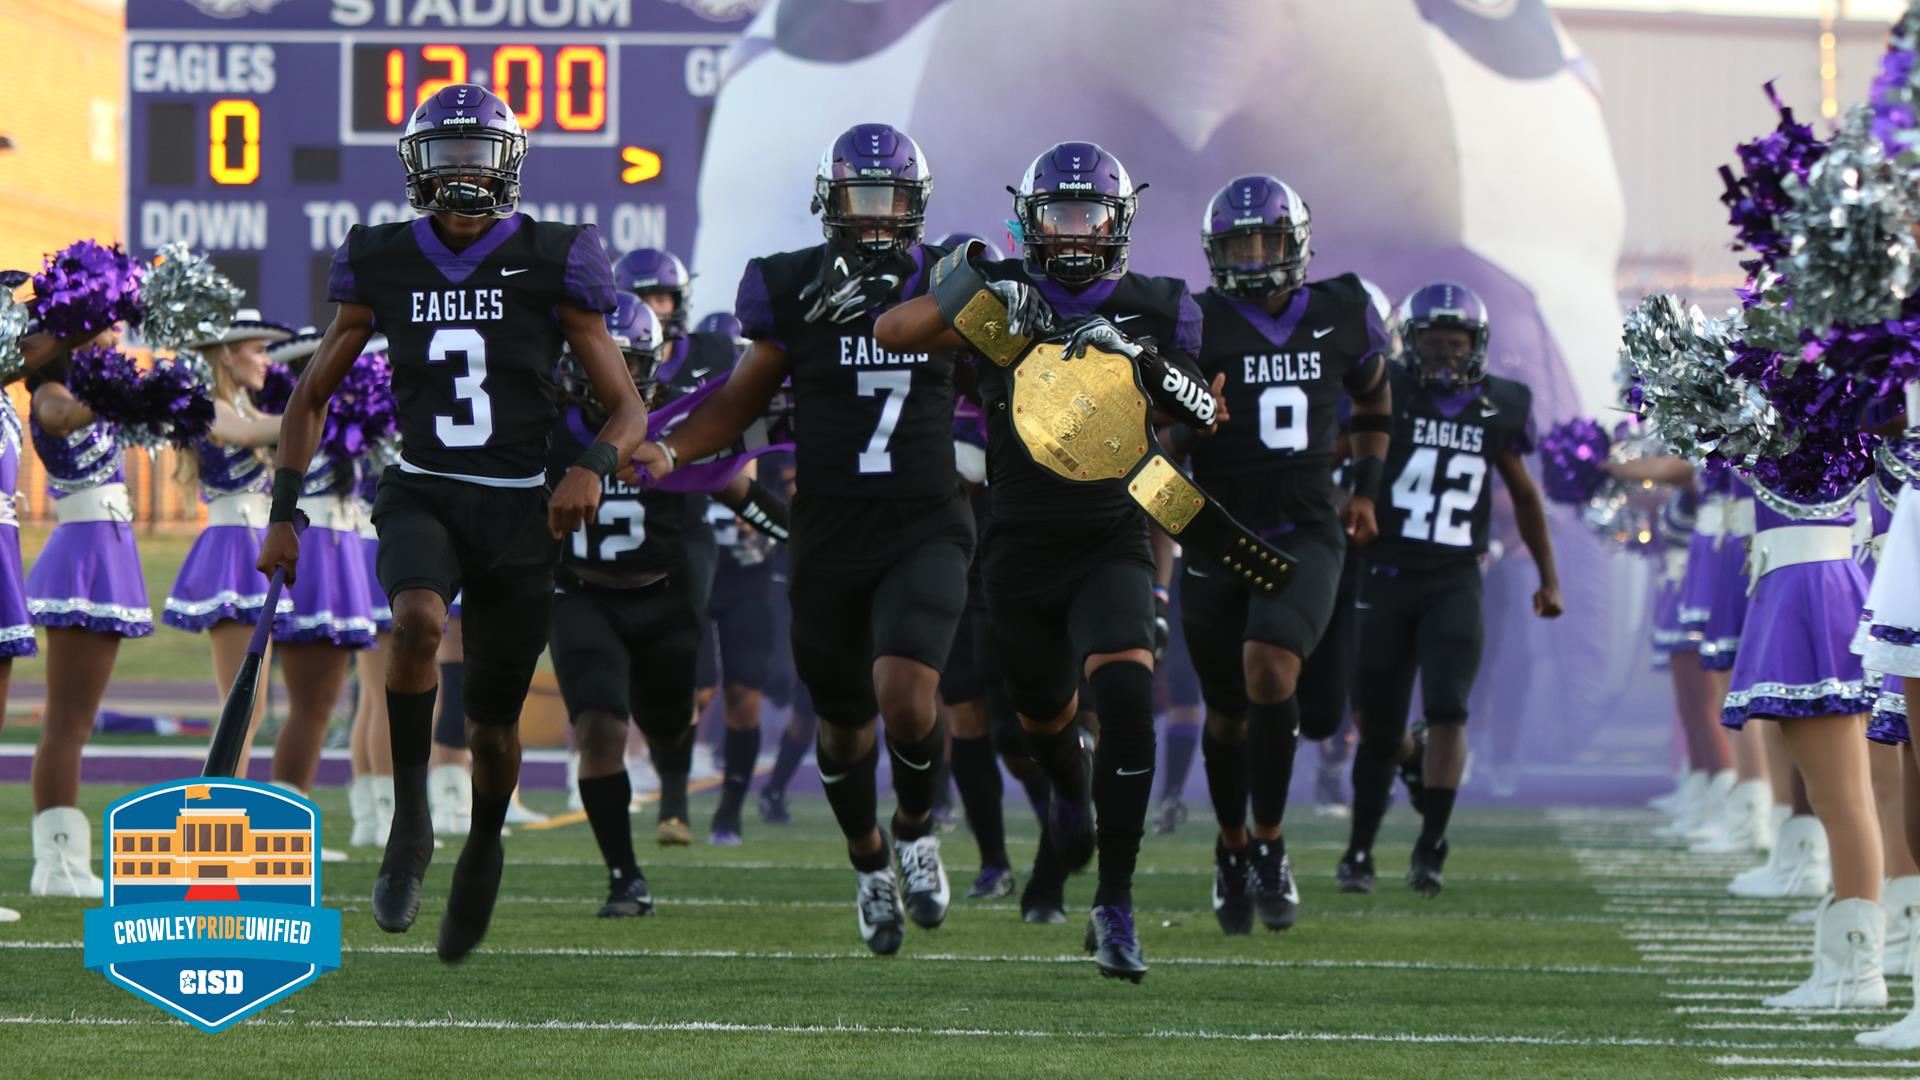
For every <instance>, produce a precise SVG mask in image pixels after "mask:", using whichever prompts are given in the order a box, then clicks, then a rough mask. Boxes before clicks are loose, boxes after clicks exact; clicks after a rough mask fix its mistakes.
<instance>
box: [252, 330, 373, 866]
mask: <svg viewBox="0 0 1920 1080" xmlns="http://www.w3.org/2000/svg"><path fill="white" fill-rule="evenodd" d="M320 338H321V335H320V334H319V333H317V332H315V333H311V334H305V333H303V334H298V335H295V336H294V337H291V338H289V339H288V340H286V341H284V342H282V343H281V344H279V345H277V346H275V347H274V348H273V350H272V356H273V358H274V360H275V361H277V362H281V363H286V364H288V365H290V366H292V367H294V368H296V369H297V368H298V367H300V366H302V365H304V364H305V362H306V361H307V359H308V358H309V357H311V356H312V355H313V353H314V351H315V350H317V349H318V348H319V347H320ZM336 407H337V405H336ZM359 479H360V477H359V473H358V463H357V462H356V461H355V459H354V458H351V457H344V456H339V455H337V454H336V453H335V452H333V451H330V450H328V449H326V448H325V447H322V448H321V449H320V451H319V452H317V453H316V454H315V455H314V458H313V462H312V464H310V465H309V466H308V467H307V478H306V484H305V486H304V488H303V489H302V494H301V497H300V510H301V512H302V513H304V514H306V516H307V521H308V525H307V531H306V534H305V537H304V538H303V539H302V541H301V544H300V563H299V567H298V572H297V573H296V575H295V577H294V582H293V584H292V585H291V586H289V588H288V590H287V591H288V592H289V594H290V599H291V600H292V605H293V610H292V612H291V613H289V614H282V615H277V616H276V617H275V619H274V623H273V641H274V645H275V647H276V648H277V649H278V651H279V655H280V674H281V677H282V678H283V679H285V680H286V684H287V723H286V726H285V727H284V728H283V729H281V732H280V736H279V738H277V739H275V740H274V746H273V782H274V784H275V785H276V786H279V787H284V788H286V789H288V790H290V791H297V792H300V793H302V794H304V793H305V792H307V791H308V790H310V789H311V788H312V786H313V777H314V772H315V771H316V770H317V769H318V767H319V764H320V750H321V746H322V744H324V743H325V741H326V737H327V725H328V723H329V722H330V721H331V719H332V717H333V710H334V707H335V706H336V705H338V704H339V702H340V695H341V692H342V691H344V690H345V689H346V684H347V666H348V662H349V661H350V660H351V659H352V658H353V655H354V654H355V653H357V652H359V651H361V650H364V649H368V648H371V647H372V646H373V644H374V638H375V635H376V634H377V633H378V630H379V627H378V625H377V624H376V623H375V622H374V619H373V603H372V596H373V587H372V586H371V585H369V584H368V581H367V559H366V555H365V553H364V552H363V551H362V549H361V542H360V506H359V503H358V501H357V500H356V498H355V491H356V490H357V488H358V486H359ZM321 858H322V861H325V862H337V861H340V860H342V859H345V858H346V855H345V853H344V852H339V851H332V850H328V849H324V848H323V849H322V851H321Z"/></svg>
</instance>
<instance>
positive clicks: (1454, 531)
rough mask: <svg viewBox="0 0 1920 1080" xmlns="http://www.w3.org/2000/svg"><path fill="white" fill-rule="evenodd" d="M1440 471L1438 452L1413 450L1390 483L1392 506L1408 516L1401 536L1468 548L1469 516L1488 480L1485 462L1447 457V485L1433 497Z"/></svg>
mask: <svg viewBox="0 0 1920 1080" xmlns="http://www.w3.org/2000/svg"><path fill="white" fill-rule="evenodd" d="M1439 471H1440V451H1439V450H1437V449H1435V448H1434V447H1431V446H1423V447H1420V448H1419V449H1417V450H1415V451H1414V452H1413V456H1411V457H1409V458H1408V459H1407V464H1406V467H1404V468H1402V469H1401V470H1400V478H1399V479H1398V480H1395V481H1394V482H1393V505H1394V506H1395V507H1396V508H1398V509H1399V510H1401V511H1403V512H1405V514H1406V515H1407V517H1406V520H1405V521H1404V522H1402V523H1401V526H1400V535H1401V536H1403V537H1405V538H1406V539H1408V540H1420V541H1430V542H1432V543H1435V544H1445V545H1447V546H1448V547H1471V546H1472V545H1473V521H1472V518H1471V515H1472V514H1473V508H1474V507H1475V506H1476V505H1478V504H1479V502H1480V488H1481V487H1482V486H1483V485H1484V484H1485V483H1486V480H1487V459H1486V458H1483V457H1481V456H1479V455H1478V454H1449V455H1448V456H1447V467H1446V477H1445V479H1446V484H1445V486H1444V487H1442V488H1441V490H1440V492H1439V495H1438V496H1437V497H1436V496H1435V494H1434V481H1435V479H1436V475H1437V474H1438V473H1439ZM1459 481H1464V483H1463V484H1461V483H1457V482H1459ZM1436 503H1437V504H1438V506H1437V507H1436V505H1435V504H1436ZM1436 510H1437V513H1436Z"/></svg>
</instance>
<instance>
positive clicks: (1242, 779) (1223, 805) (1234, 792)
mask: <svg viewBox="0 0 1920 1080" xmlns="http://www.w3.org/2000/svg"><path fill="white" fill-rule="evenodd" d="M1200 760H1201V763H1202V766H1203V767H1204V768H1205V769H1206V770H1207V794H1208V795H1209V796H1211V797H1212V799H1213V816H1214V820H1216V821H1218V822H1219V823H1220V827H1221V828H1222V829H1225V830H1228V831H1232V830H1237V829H1244V828H1246V827H1247V744H1246V743H1230V742H1226V741H1225V740H1222V739H1219V738H1216V737H1215V736H1214V734H1213V732H1212V731H1210V730H1209V731H1207V732H1206V733H1204V734H1203V735H1201V736H1200Z"/></svg>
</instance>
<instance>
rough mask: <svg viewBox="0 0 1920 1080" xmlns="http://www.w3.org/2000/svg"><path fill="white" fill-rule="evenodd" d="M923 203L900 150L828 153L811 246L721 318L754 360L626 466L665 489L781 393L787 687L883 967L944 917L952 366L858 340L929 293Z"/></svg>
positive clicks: (862, 925)
mask: <svg viewBox="0 0 1920 1080" xmlns="http://www.w3.org/2000/svg"><path fill="white" fill-rule="evenodd" d="M932 187H933V173H932V170H931V169H930V168H929V167H928V164H927V160H926V157H925V155H924V154H922V153H921V151H920V147H919V145H918V144H916V143H915V142H914V141H913V140H912V139H911V138H909V137H908V136H907V135H906V134H905V133H904V132H901V131H898V130H896V129H894V128H892V127H889V126H887V125H885V124H859V125H856V126H854V127H852V128H850V129H848V130H847V131H846V132H845V133H843V134H842V135H840V136H839V137H838V138H836V139H835V140H834V141H833V142H832V143H831V144H830V145H829V146H828V147H827V150H826V152H825V153H824V154H822V155H821V158H820V165H819V168H818V170H817V171H816V173H815V176H814V195H813V209H814V211H815V212H817V213H819V214H820V215H821V224H822V228H823V230H824V232H825V234H826V242H825V243H824V244H818V245H815V246H813V247H810V248H805V249H802V250H799V251H789V252H783V253H781V254H777V255H768V256H764V257H762V258H757V259H754V260H752V261H751V262H749V263H748V264H747V269H746V272H745V273H744V274H743V275H742V277H741V280H740V291H739V298H738V301H737V303H736V304H735V306H734V314H735V315H737V316H738V317H739V319H740V322H741V324H742V326H743V328H744V332H745V334H746V336H747V337H748V338H749V339H750V340H752V342H753V347H752V348H751V349H749V350H748V351H747V354H746V356H744V357H743V358H741V360H740V363H739V366H738V367H737V368H736V369H735V371H734V375H733V377H732V378H731V379H730V380H728V382H727V384H726V385H725V386H723V387H721V388H720V389H719V390H718V391H717V392H715V393H714V395H713V396H712V397H710V398H708V399H707V400H706V401H705V402H703V403H702V404H701V406H700V407H699V408H698V409H696V410H694V411H693V412H692V413H690V414H689V415H688V416H687V418H686V420H685V421H684V422H683V423H681V424H680V425H679V426H678V427H677V428H675V429H674V430H673V432H672V433H671V434H669V435H668V436H667V437H666V438H665V439H663V440H661V441H659V442H655V443H648V444H647V445H646V446H645V447H644V448H643V451H642V458H641V464H643V465H644V466H645V467H646V468H647V469H649V470H650V471H652V472H653V473H654V474H655V475H665V474H666V473H668V472H669V471H671V470H672V469H673V468H674V466H675V465H676V464H677V463H679V462H682V461H693V460H696V459H698V458H700V457H702V456H704V455H706V454H710V453H713V452H714V451H716V450H719V449H720V448H722V447H724V446H726V445H727V444H728V443H729V442H731V441H732V440H734V439H735V438H737V437H738V436H739V435H740V433H741V432H742V431H744V430H745V429H746V428H747V426H748V425H749V424H750V423H752V422H753V420H754V419H755V418H757V417H759V416H760V415H761V414H762V412H763V411H764V410H765V409H766V407H767V403H768V401H769V400H771V398H772V397H773V395H774V393H775V392H776V391H777V390H779V388H780V386H781V384H782V383H783V382H785V381H786V380H787V379H788V378H791V379H792V381H793V394H794V421H795V423H794V427H795V444H794V457H795V462H796V468H797V472H798V475H799V476H800V478H801V480H800V485H801V486H800V492H799V494H798V495H797V496H796V498H795V499H794V503H793V538H792V541H791V543H790V548H791V551H790V557H791V561H792V562H791V578H790V584H789V597H790V600H791V603H792V609H793V610H792V639H793V662H794V669H795V670H796V671H797V672H798V674H799V676H800V679H801V681H803V682H804V683H806V686H807V689H808V691H809V692H810V693H811V694H812V698H813V705H814V708H815V709H816V710H817V711H818V712H819V715H820V720H821V724H820V728H819V746H818V748H817V757H816V760H817V762H818V765H819V769H820V777H821V780H822V782H823V783H824V784H825V785H826V791H827V801H828V803H829V804H830V805H831V806H832V808H833V814H834V818H835V820H836V821H838V822H839V825H840V829H841V832H842V833H844V834H845V836H846V839H847V852H848V857H849V858H850V860H851V861H852V863H853V868H854V872H855V875H856V891H855V912H856V925H857V926H858V927H859V931H860V936H861V938H862V939H863V940H864V941H865V942H866V944H867V947H868V948H870V949H872V950H873V951H874V952H876V953H879V954H881V955H890V954H892V953H894V952H897V951H898V950H899V948H900V944H901V939H902V934H903V931H904V925H905V918H906V916H909V915H910V916H911V917H912V919H913V921H914V922H915V923H916V924H917V925H919V926H922V927H925V928H927V929H932V928H933V927H936V926H939V925H940V924H941V922H943V921H944V920H945V919H946V915H947V901H948V896H949V891H950V890H949V888H948V883H947V873H946V869H945V867H944V866H943V865H942V864H941V861H940V842H939V839H938V838H937V837H935V836H934V835H932V829H931V824H930V820H929V818H930V814H931V811H932V808H933V796H934V787H935V781H936V780H937V778H938V769H939V760H940V758H941V757H942V755H943V752H944V749H945V745H946V734H945V732H944V731H943V730H942V729H941V727H940V725H939V723H938V721H937V716H936V713H935V709H934V697H935V693H936V691H937V689H938V686H939V681H940V669H941V666H942V665H943V664H944V663H945V662H946V659H947V653H948V650H949V649H950V648H951V647H952V644H953V635H954V627H955V626H956V624H957V623H958V622H959V619H960V611H961V608H962V607H963V606H964V605H965V603H966V590H967V562H968V560H969V559H970V558H972V554H973V544H974V533H973V514H972V512H971V510H969V509H968V506H967V500H966V496H965V495H964V494H963V493H962V492H961V490H960V485H959V483H958V481H957V480H956V478H955V473H954V458H953V440H952V433H951V427H952V424H953V408H954V382H953V369H954V363H955V359H956V357H955V354H954V353H952V352H951V351H948V352H941V351H929V350H899V349H887V348H883V347H881V345H880V344H879V343H878V342H877V341H876V340H875V339H874V335H873V325H874V319H875V317H876V316H877V315H879V313H880V312H881V311H883V310H885V309H886V308H887V307H889V306H891V305H893V304H896V303H898V302H900V300H902V299H903V298H906V297H912V296H918V295H920V294H922V293H924V292H925V290H926V282H927V271H928V270H929V269H930V268H931V267H932V265H933V261H934V260H935V259H938V258H939V257H940V256H941V255H942V254H944V252H942V251H941V250H940V249H938V248H929V247H923V246H922V244H921V242H920V241H921V235H922V231H923V228H924V223H925V220H926V209H927V197H928V193H929V192H930V191H931V190H932ZM876 713H878V714H879V716H880V718H881V720H882V721H883V722H884V724H885V726H886V733H887V739H886V742H887V749H888V752H889V753H890V754H891V755H892V756H893V777H894V791H895V794H896V795H897V796H898V800H899V805H898V808H897V809H896V810H895V812H894V814H893V819H892V822H891V824H892V829H891V835H892V848H893V852H892V854H891V855H890V854H889V852H888V847H889V844H888V831H887V830H883V829H881V828H880V827H879V822H878V820H877V813H876V807H875V803H876V799H875V792H874V772H875V767H876V765H877V764H878V760H879V742H878V740H877V738H876V732H875V725H874V720H873V718H874V715H875V714H876ZM895 857H897V858H898V860H899V866H900V878H899V879H898V880H897V879H896V878H895V876H894V873H893V862H894V858H895ZM902 884H904V886H905V887H904V893H905V896H904V903H903V899H902V895H901V894H902V891H903V890H902V888H901V885H902Z"/></svg>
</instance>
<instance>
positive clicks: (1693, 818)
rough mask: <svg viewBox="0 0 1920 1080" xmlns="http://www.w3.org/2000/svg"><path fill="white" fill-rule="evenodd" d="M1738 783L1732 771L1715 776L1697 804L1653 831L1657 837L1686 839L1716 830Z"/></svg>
mask: <svg viewBox="0 0 1920 1080" xmlns="http://www.w3.org/2000/svg"><path fill="white" fill-rule="evenodd" d="M1735 780H1736V777H1735V776H1734V772H1733V770H1732V769H1722V770H1720V771H1719V772H1717V773H1714V774H1713V778H1712V779H1711V780H1708V781H1707V783H1706V786H1705V787H1703V788H1701V789H1700V792H1699V794H1698V795H1697V796H1696V797H1695V798H1694V800H1693V802H1691V803H1689V804H1688V805H1687V806H1686V808H1685V809H1684V810H1683V811H1682V812H1681V813H1680V815H1679V816H1678V817H1676V818H1674V819H1673V821H1672V822H1670V823H1669V824H1667V825H1663V826H1661V827H1660V828H1658V829H1655V830H1653V835H1655V836H1658V837H1661V838H1663V839H1667V840H1686V839H1689V838H1691V837H1692V835H1693V834H1694V833H1711V832H1713V831H1715V828H1714V827H1715V826H1716V825H1718V824H1719V822H1720V819H1721V818H1722V817H1723V816H1725V814H1726V802H1727V794H1728V793H1729V792H1731V791H1732V790H1733V785H1734V781H1735Z"/></svg>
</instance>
